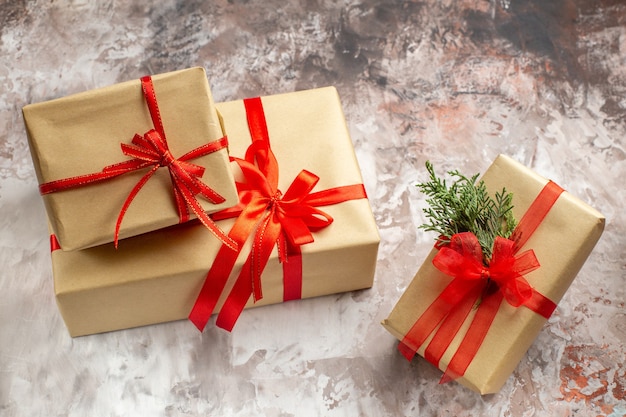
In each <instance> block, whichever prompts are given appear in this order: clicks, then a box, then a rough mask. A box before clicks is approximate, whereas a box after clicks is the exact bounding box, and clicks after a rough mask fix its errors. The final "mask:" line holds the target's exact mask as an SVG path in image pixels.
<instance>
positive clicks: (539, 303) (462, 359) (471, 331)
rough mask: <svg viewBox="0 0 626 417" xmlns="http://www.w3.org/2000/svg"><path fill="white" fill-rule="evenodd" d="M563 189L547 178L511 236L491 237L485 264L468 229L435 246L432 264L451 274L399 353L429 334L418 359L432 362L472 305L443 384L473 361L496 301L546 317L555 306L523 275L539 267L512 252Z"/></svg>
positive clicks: (528, 255)
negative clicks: (421, 356) (491, 240)
mask: <svg viewBox="0 0 626 417" xmlns="http://www.w3.org/2000/svg"><path fill="white" fill-rule="evenodd" d="M562 192H563V189H562V188H561V187H559V186H558V185H556V184H555V183H553V182H551V181H550V182H548V184H546V186H545V187H544V188H543V189H542V190H541V192H540V193H539V195H538V196H537V198H536V199H535V200H534V201H533V203H532V204H531V206H530V207H529V208H528V210H527V212H526V213H525V214H524V216H523V217H522V220H520V222H519V224H518V225H517V227H516V229H515V231H514V232H513V238H514V239H515V240H509V239H504V238H500V237H498V238H496V239H495V242H494V247H493V256H492V258H491V260H489V263H488V265H485V264H484V263H483V262H484V260H483V253H482V249H481V248H480V244H479V243H478V239H477V238H476V236H475V235H474V234H473V233H469V232H468V233H459V234H456V235H454V236H452V238H451V241H450V244H449V246H442V247H437V249H438V250H439V252H438V253H437V254H436V255H435V257H434V258H433V265H434V266H435V267H436V268H438V269H439V270H441V271H442V272H444V273H445V274H447V275H450V276H452V277H454V279H453V280H452V282H450V283H449V284H448V285H447V286H446V287H445V288H444V290H443V291H442V292H441V293H440V294H439V296H438V297H437V298H436V299H435V301H433V302H432V304H431V305H430V306H428V308H427V309H426V311H425V312H424V313H423V314H422V315H421V316H420V317H419V318H418V319H417V321H416V322H415V323H414V324H413V326H412V327H411V329H410V330H409V331H408V332H407V334H406V335H405V337H404V338H403V340H402V341H401V342H400V344H399V345H398V349H399V350H400V352H401V353H402V354H403V355H404V356H405V357H406V358H407V359H409V360H410V359H412V358H413V356H414V355H415V353H416V352H417V350H418V349H419V348H420V347H421V346H422V345H423V344H424V342H425V341H426V339H427V338H428V337H429V336H430V335H431V334H433V338H432V339H431V341H430V343H429V344H428V346H427V347H426V350H425V352H424V358H425V359H426V360H428V361H429V362H430V363H432V364H433V365H435V366H439V361H440V360H441V358H442V357H443V355H444V353H445V352H446V350H447V349H448V347H449V346H450V343H451V342H452V340H453V339H454V338H455V336H456V335H457V333H458V332H459V330H460V328H461V326H462V325H463V323H464V322H465V320H466V319H467V317H468V316H469V314H470V312H471V311H472V309H474V308H476V306H477V305H478V308H477V309H476V314H475V316H474V318H473V319H472V322H471V324H470V326H469V328H468V330H467V333H466V334H465V336H464V337H463V340H462V342H461V344H460V345H459V348H458V349H457V351H456V352H455V354H454V356H453V357H452V359H451V360H450V363H449V364H448V367H447V369H446V371H445V373H444V375H443V377H442V379H441V382H442V383H443V382H447V381H449V380H451V379H455V378H457V377H459V376H462V375H464V374H465V370H466V369H467V367H468V366H469V364H470V363H471V362H472V360H473V359H474V356H475V355H476V352H478V349H479V348H480V346H481V344H482V342H483V340H484V338H485V336H486V335H487V332H488V331H489V328H490V327H491V323H492V322H493V320H494V318H495V316H496V314H497V313H498V309H499V308H500V304H501V303H502V300H503V299H506V300H507V302H508V303H509V304H511V305H512V306H514V307H519V306H522V305H523V306H525V307H527V308H529V309H530V310H532V311H534V312H535V313H537V314H540V315H541V316H543V317H545V318H549V317H550V315H551V314H552V312H553V311H554V309H555V308H556V304H555V303H554V302H553V301H552V300H550V299H548V298H546V297H545V296H544V295H542V294H541V293H539V292H538V291H536V290H535V289H534V288H533V287H532V286H531V285H530V284H529V283H528V282H527V281H526V279H525V278H524V277H523V275H524V274H526V273H528V272H531V271H533V270H535V269H537V268H538V267H539V262H538V261H537V258H536V257H535V255H534V252H533V251H532V250H528V251H525V252H523V253H521V254H519V255H517V256H516V253H517V251H518V249H519V248H521V247H522V246H524V244H525V243H526V242H527V241H528V239H529V238H530V236H531V235H532V234H533V233H534V232H535V230H536V229H537V227H539V225H540V224H541V222H542V220H543V219H544V218H545V216H546V215H547V214H548V212H549V211H550V209H551V208H552V205H553V204H554V203H555V202H556V200H557V199H558V197H559V196H560V194H561V193H562Z"/></svg>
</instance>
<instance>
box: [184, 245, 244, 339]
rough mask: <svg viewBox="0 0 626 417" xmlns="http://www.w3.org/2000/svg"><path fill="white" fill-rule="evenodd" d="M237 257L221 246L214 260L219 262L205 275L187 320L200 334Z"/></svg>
mask: <svg viewBox="0 0 626 417" xmlns="http://www.w3.org/2000/svg"><path fill="white" fill-rule="evenodd" d="M238 255H239V251H233V250H231V249H230V248H229V247H228V246H226V245H222V246H221V247H220V250H219V252H218V253H217V257H216V258H215V259H219V262H214V263H213V265H212V266H211V269H210V270H209V272H208V273H207V276H206V278H205V280H204V284H203V285H202V289H201V290H200V293H199V294H198V297H197V298H196V302H195V303H194V305H193V308H192V309H191V312H190V313H189V320H190V321H191V322H192V323H193V324H194V325H195V326H196V328H197V329H198V330H200V331H201V332H202V331H203V330H204V328H205V327H206V324H207V323H208V321H209V318H210V317H211V314H213V310H214V309H215V305H216V304H217V301H218V299H219V297H220V295H221V294H222V290H223V289H224V287H225V286H226V282H227V281H228V277H229V276H230V272H231V271H232V269H233V267H234V265H235V262H236V261H237V256H238Z"/></svg>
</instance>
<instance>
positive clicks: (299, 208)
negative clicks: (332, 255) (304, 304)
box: [189, 97, 367, 331]
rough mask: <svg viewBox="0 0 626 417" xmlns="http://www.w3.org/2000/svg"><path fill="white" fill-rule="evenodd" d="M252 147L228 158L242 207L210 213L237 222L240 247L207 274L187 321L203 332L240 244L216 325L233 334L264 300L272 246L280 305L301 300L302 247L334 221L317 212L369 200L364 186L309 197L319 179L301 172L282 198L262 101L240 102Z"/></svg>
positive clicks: (234, 229) (235, 231) (236, 237)
mask: <svg viewBox="0 0 626 417" xmlns="http://www.w3.org/2000/svg"><path fill="white" fill-rule="evenodd" d="M244 106H245V110H246V117H247V122H248V128H249V131H250V134H251V138H252V143H251V144H250V146H249V147H248V149H247V150H246V154H245V157H244V159H240V158H232V157H231V159H232V160H233V161H235V162H236V163H237V164H238V166H239V168H240V169H241V172H242V174H243V177H244V179H245V181H243V182H237V190H238V193H239V199H240V204H239V205H238V206H236V207H234V208H230V209H226V210H222V211H220V212H218V213H214V214H213V215H212V218H213V219H215V220H219V219H226V218H232V217H236V218H237V220H236V221H235V224H234V225H233V227H232V229H231V231H230V233H229V237H230V238H232V239H233V240H234V241H235V242H236V243H237V244H238V247H239V248H240V249H239V251H236V252H234V251H228V250H226V249H225V248H224V247H223V246H222V248H221V249H220V250H219V252H218V254H217V257H216V258H215V262H214V263H213V265H212V267H211V269H210V270H209V272H208V274H207V277H206V279H205V282H204V286H203V287H202V289H201V291H200V293H199V295H198V298H197V300H196V302H195V305H194V306H193V309H192V311H191V313H190V314H189V319H190V320H191V321H192V322H193V323H194V325H195V326H196V327H197V328H198V329H199V330H200V331H202V330H203V329H204V327H205V326H206V324H207V322H208V320H209V317H210V316H211V314H212V313H213V310H214V309H215V306H216V304H217V301H218V298H219V297H220V294H221V293H222V291H223V289H224V287H225V286H226V282H227V280H228V278H229V276H230V274H231V272H232V270H233V268H234V265H235V261H236V260H237V257H238V255H239V252H240V251H241V248H242V247H243V244H244V243H245V242H246V241H247V240H248V237H249V236H250V235H253V237H252V247H251V250H250V253H249V254H248V256H247V258H246V261H245V262H244V264H243V267H242V269H241V271H240V273H239V274H238V276H237V278H236V281H235V284H234V287H233V288H232V290H231V292H230V293H229V295H228V297H227V298H226V301H225V302H224V305H223V306H222V308H221V310H220V313H219V315H218V317H217V321H216V324H217V325H218V326H219V327H222V328H224V329H226V330H228V331H230V330H232V328H233V326H234V325H235V323H236V321H237V319H238V317H239V315H240V314H241V312H242V310H243V309H244V307H245V305H246V303H247V302H248V300H249V299H250V296H252V297H253V299H254V301H255V302H256V301H258V300H260V299H261V298H262V297H263V292H262V285H261V275H262V273H263V270H264V269H265V266H266V265H267V262H268V260H269V258H270V255H271V253H272V251H273V248H274V246H276V247H277V248H278V258H279V261H280V262H281V264H282V266H283V300H284V301H287V300H294V299H299V298H301V296H302V253H301V249H300V246H301V245H305V244H309V243H312V242H313V241H314V237H313V233H314V232H316V231H318V230H320V229H322V228H325V227H327V226H329V225H330V224H331V223H332V222H333V218H332V217H331V216H330V215H329V214H327V213H325V212H323V211H322V210H320V209H318V208H317V207H320V206H328V205H333V204H338V203H341V202H344V201H348V200H354V199H360V198H367V196H366V194H365V188H364V187H363V184H354V185H348V186H341V187H335V188H330V189H327V190H323V191H318V192H313V188H314V187H315V186H316V184H317V183H318V181H319V177H318V176H317V175H315V174H313V173H311V172H309V171H307V170H302V171H300V173H299V174H298V175H297V176H296V178H295V179H294V180H293V182H292V183H291V185H290V186H289V188H288V189H287V191H286V192H285V193H284V194H283V193H282V192H281V191H280V190H279V189H278V162H277V160H276V157H275V155H274V153H273V152H272V150H271V147H270V141H269V134H268V130H267V123H266V120H265V113H264V109H263V104H262V101H261V99H260V98H258V97H257V98H252V99H246V100H244Z"/></svg>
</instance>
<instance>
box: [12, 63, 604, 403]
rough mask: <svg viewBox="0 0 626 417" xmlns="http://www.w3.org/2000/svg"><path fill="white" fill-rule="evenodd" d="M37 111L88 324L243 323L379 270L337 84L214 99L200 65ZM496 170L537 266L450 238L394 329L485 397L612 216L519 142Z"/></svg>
mask: <svg viewBox="0 0 626 417" xmlns="http://www.w3.org/2000/svg"><path fill="white" fill-rule="evenodd" d="M24 119H25V123H26V127H27V132H28V136H29V143H30V146H31V151H32V152H31V153H32V156H33V161H34V164H35V169H36V172H37V177H38V180H39V183H40V191H41V193H42V195H43V198H44V203H45V206H46V210H47V214H48V218H49V224H50V231H51V235H50V236H51V249H52V254H51V256H52V269H53V276H54V288H55V294H56V299H57V303H58V306H59V309H60V311H61V314H62V316H63V319H64V320H65V323H66V325H67V328H68V329H69V332H70V334H71V335H72V336H82V335H88V334H93V333H99V332H107V331H113V330H118V329H125V328H131V327H136V326H143V325H148V324H155V323H161V322H166V321H172V320H180V319H185V318H189V319H190V320H191V321H192V322H193V323H194V324H195V325H196V326H197V327H198V328H199V329H200V330H202V329H203V328H204V326H205V325H206V324H207V321H208V320H209V319H210V317H211V316H212V315H213V314H217V318H216V323H217V324H218V325H219V326H220V327H223V328H225V329H228V330H231V329H232V328H233V326H234V324H235V322H236V321H237V319H238V317H239V315H240V314H241V312H242V310H243V309H245V308H248V307H253V306H262V305H266V304H273V303H280V302H283V301H289V300H296V299H300V298H308V297H316V296H321V295H326V294H332V293H339V292H345V291H351V290H358V289H364V288H369V287H371V286H372V284H373V277H374V270H375V266H376V256H377V251H378V245H379V241H380V238H379V234H378V231H377V228H376V224H375V222H374V219H373V215H372V211H371V208H370V204H369V201H368V199H367V196H366V194H365V189H364V187H363V184H362V182H363V181H362V178H361V173H360V170H359V166H358V163H357V161H356V158H355V154H354V150H353V148H352V143H351V140H350V136H349V133H348V130H347V127H346V123H345V119H344V116H343V112H342V109H341V104H340V101H339V97H338V95H337V91H336V90H335V89H334V88H332V87H328V88H320V89H315V90H308V91H300V92H294V93H288V94H281V95H275V96H267V97H261V98H251V99H244V100H239V101H233V102H228V103H218V104H214V103H213V101H212V98H211V94H210V91H209V86H208V82H207V79H206V74H205V72H204V70H203V69H201V68H193V69H189V70H183V71H177V72H173V73H168V74H162V75H155V76H153V77H144V78H142V79H141V80H135V81H130V82H126V83H122V84H118V85H114V86H111V87H106V88H102V89H98V90H93V91H89V92H85V93H81V94H77V95H74V96H69V97H65V98H61V99H56V100H52V101H49V102H44V103H39V104H33V105H29V106H26V107H25V108H24ZM482 181H484V184H485V185H486V187H487V189H488V190H489V192H490V193H492V194H493V193H495V192H497V191H498V190H499V189H502V188H504V187H505V188H506V189H507V190H508V191H510V192H512V193H513V194H514V198H515V200H514V207H513V214H514V216H515V217H516V218H519V219H522V220H521V221H520V224H519V225H518V228H517V229H516V231H515V232H514V233H513V235H512V237H511V238H510V239H504V240H502V241H499V244H502V245H503V246H502V247H507V248H510V250H509V252H508V255H507V256H509V258H507V259H509V260H510V265H509V266H508V267H507V268H509V269H511V270H515V266H514V265H515V264H516V262H518V261H520V259H522V258H523V259H527V258H528V256H530V255H528V254H529V253H532V257H533V262H534V263H533V266H532V268H526V269H524V268H520V269H519V270H515V271H514V272H515V273H514V274H512V278H513V279H509V278H510V277H506V278H502V277H501V276H499V275H498V273H499V272H498V271H496V269H498V268H496V266H495V264H496V263H497V262H496V258H497V257H498V256H500V255H495V253H498V252H497V251H495V249H494V258H492V259H490V260H488V262H484V263H481V262H482V259H479V261H478V263H476V262H474V264H475V265H477V266H476V267H477V268H478V269H477V271H476V272H475V273H474V275H472V276H473V278H468V277H467V276H466V275H471V274H469V273H466V272H467V271H465V272H461V273H459V274H454V273H450V272H449V271H447V270H445V271H442V268H441V267H440V265H441V264H442V261H438V259H439V257H441V256H442V254H443V253H444V252H445V253H447V254H448V255H449V256H451V258H450V259H452V258H455V257H457V258H458V257H464V256H465V257H466V258H467V257H470V258H471V257H472V256H473V255H475V254H471V253H463V248H464V245H467V244H466V242H467V241H466V238H467V235H464V234H459V235H458V236H457V235H455V236H448V238H450V239H449V240H450V241H449V244H448V245H443V246H442V245H437V246H436V247H435V248H434V249H433V250H432V252H431V253H430V255H428V257H427V258H426V260H425V261H424V263H423V265H422V266H421V267H420V268H419V270H418V272H417V274H416V276H415V277H414V279H413V280H412V282H411V283H410V284H409V285H408V287H407V289H406V291H405V293H404V294H403V295H402V297H401V298H400V300H399V301H398V302H397V304H396V306H395V307H394V309H393V311H392V312H391V314H390V315H389V317H388V318H387V319H386V320H384V322H383V326H384V327H385V328H386V329H387V330H388V331H389V332H390V333H391V334H392V335H393V336H395V337H396V338H397V339H398V340H399V345H398V347H399V349H400V351H401V352H402V354H404V356H406V357H407V358H409V359H411V358H412V357H413V356H414V355H415V354H418V355H421V356H423V357H425V358H426V359H427V360H428V361H430V362H431V363H433V364H434V365H435V366H438V367H439V368H440V369H441V370H442V371H444V378H443V380H450V379H457V380H458V381H459V382H460V383H461V384H463V385H465V386H467V387H469V388H470V389H473V390H475V391H477V392H479V393H481V394H485V393H490V392H495V391H497V390H499V389H500V387H501V386H502V385H503V384H504V382H505V380H506V378H507V377H508V376H509V375H510V374H511V372H512V371H513V370H514V368H515V366H516V365H517V363H518V362H519V360H520V359H521V358H522V356H523V355H524V354H525V352H526V351H527V349H528V348H529V346H530V344H531V343H532V342H533V340H534V339H535V337H536V336H537V334H538V332H539V331H540V330H541V327H542V326H543V324H544V323H545V321H546V320H547V319H548V318H549V317H550V315H551V314H552V312H553V311H554V309H555V308H556V304H557V303H558V302H559V300H560V299H561V298H562V297H563V295H564V293H565V291H566V290H567V288H568V287H569V285H570V284H571V283H572V281H573V279H574V278H575V276H576V274H577V273H578V271H579V270H580V268H581V267H582V265H583V263H584V261H585V259H586V258H587V256H588V255H589V253H590V252H591V250H592V249H593V247H594V245H595V243H596V242H597V240H598V239H599V237H600V235H601V233H602V230H603V227H604V217H603V216H602V215H601V214H600V213H598V212H597V211H596V210H594V209H593V208H591V207H589V206H588V205H586V204H585V203H583V202H581V201H580V200H578V199H576V198H575V197H573V196H572V195H571V194H569V193H568V192H566V191H565V190H563V189H561V188H560V187H559V186H558V185H556V184H555V183H553V182H551V181H548V180H547V179H544V178H542V177H541V176H539V175H537V174H536V173H534V172H533V171H531V170H529V169H528V168H526V167H524V166H522V165H520V164H519V163H517V162H515V161H513V160H512V159H510V158H508V157H506V156H500V157H498V158H497V159H496V160H495V161H494V162H493V164H492V165H491V167H490V168H489V170H488V171H487V172H486V173H485V174H484V176H483V178H482ZM494 247H495V245H494ZM502 251H505V250H504V249H502ZM466 252H467V251H466ZM470 252H471V251H470ZM478 258H480V256H479V257H478ZM489 262H491V263H489ZM507 262H508V261H507ZM520 262H521V261H520ZM470 263H471V262H470ZM504 263H506V262H504ZM438 265H439V266H438ZM444 269H445V268H444ZM500 269H501V268H500ZM472 279H473V280H475V282H470V284H468V282H469V281H471V280H472ZM494 282H496V284H494ZM507 288H508V289H509V290H510V288H514V291H512V292H511V291H509V290H507ZM507 291H508V292H507ZM512 293H513V295H512Z"/></svg>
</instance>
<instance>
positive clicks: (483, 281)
mask: <svg viewBox="0 0 626 417" xmlns="http://www.w3.org/2000/svg"><path fill="white" fill-rule="evenodd" d="M514 245H515V242H513V241H512V240H509V239H504V238H502V237H499V236H498V237H496V239H495V242H494V244H493V256H492V258H491V261H490V262H489V265H487V266H485V264H484V263H483V262H484V258H483V251H482V249H481V247H480V243H479V242H478V239H477V238H476V235H474V234H473V233H471V232H465V233H459V234H456V235H454V236H452V238H451V239H450V244H449V246H444V247H442V248H441V249H439V252H438V253H437V255H436V256H435V258H434V259H433V265H435V267H436V268H437V269H439V270H440V271H441V272H443V273H444V274H446V275H449V276H452V277H454V278H455V280H454V281H453V284H451V286H453V287H454V288H455V289H458V291H459V292H460V293H463V292H465V293H467V292H469V291H471V289H472V288H473V287H475V286H478V287H480V288H483V289H485V290H487V291H488V290H490V289H493V286H494V285H495V287H496V288H495V289H498V290H499V291H501V292H502V294H503V296H504V298H505V299H506V300H507V301H508V302H509V304H511V305H512V306H514V307H519V306H520V305H522V304H524V302H526V301H527V300H529V299H530V298H531V297H532V292H533V291H532V287H531V286H530V284H529V283H528V281H526V279H525V278H524V277H523V275H524V274H527V273H529V272H531V271H534V270H535V269H537V268H539V262H538V261H537V258H536V257H535V253H534V252H533V251H532V249H531V250H527V251H525V252H523V253H522V254H520V255H518V256H515V253H514V251H513V247H514ZM455 295H456V294H455ZM454 298H457V297H454Z"/></svg>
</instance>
